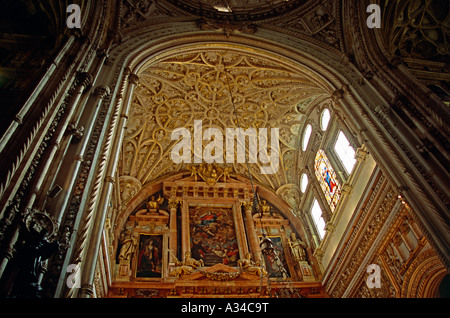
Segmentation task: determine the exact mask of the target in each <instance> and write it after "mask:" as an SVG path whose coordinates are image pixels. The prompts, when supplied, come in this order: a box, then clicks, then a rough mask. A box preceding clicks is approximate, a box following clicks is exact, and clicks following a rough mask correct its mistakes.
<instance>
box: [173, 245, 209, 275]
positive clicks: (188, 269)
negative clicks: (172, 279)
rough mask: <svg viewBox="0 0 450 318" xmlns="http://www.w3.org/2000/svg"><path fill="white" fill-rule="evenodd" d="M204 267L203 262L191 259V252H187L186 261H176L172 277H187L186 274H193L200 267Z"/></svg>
mask: <svg viewBox="0 0 450 318" xmlns="http://www.w3.org/2000/svg"><path fill="white" fill-rule="evenodd" d="M202 266H203V260H199V261H197V260H196V259H194V258H192V257H191V252H189V251H187V252H186V253H185V258H184V261H182V262H180V261H178V260H177V261H176V262H175V268H174V269H173V271H172V272H171V273H170V276H177V277H179V276H180V275H185V274H192V273H193V272H194V271H195V270H196V269H197V268H198V267H202Z"/></svg>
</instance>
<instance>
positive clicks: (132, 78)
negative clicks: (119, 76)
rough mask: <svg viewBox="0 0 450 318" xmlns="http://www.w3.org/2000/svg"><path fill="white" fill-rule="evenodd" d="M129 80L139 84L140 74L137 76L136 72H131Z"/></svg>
mask: <svg viewBox="0 0 450 318" xmlns="http://www.w3.org/2000/svg"><path fill="white" fill-rule="evenodd" d="M128 80H129V81H130V83H131V84H133V85H137V84H139V76H137V75H136V74H134V73H131V74H130V76H128Z"/></svg>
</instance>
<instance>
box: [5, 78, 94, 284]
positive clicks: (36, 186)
mask: <svg viewBox="0 0 450 318" xmlns="http://www.w3.org/2000/svg"><path fill="white" fill-rule="evenodd" d="M91 82H92V75H90V74H89V73H87V72H79V73H78V74H77V77H76V86H75V90H74V93H73V95H72V98H71V99H70V101H69V103H68V105H67V106H66V111H65V112H64V114H63V116H62V117H61V118H60V119H59V120H60V123H59V125H58V127H57V128H56V130H55V132H54V135H53V138H52V139H51V141H50V142H49V144H50V145H49V149H47V150H46V153H45V156H44V157H43V158H42V159H41V160H42V161H41V162H42V166H40V167H39V170H38V171H37V172H36V176H37V179H35V180H34V182H33V185H32V186H31V189H30V192H31V194H30V197H29V199H28V200H27V203H26V205H25V210H30V209H31V208H32V207H33V204H34V202H35V200H36V198H37V195H38V193H39V190H40V189H41V187H42V184H43V183H44V180H45V178H46V176H47V172H48V170H49V169H50V167H51V165H52V164H53V158H54V157H55V155H56V153H57V151H58V148H59V144H60V142H61V139H62V138H63V137H64V134H65V133H66V130H67V126H68V124H69V122H70V120H71V118H72V114H73V113H74V111H75V108H76V106H77V105H78V102H79V100H80V98H81V95H82V94H83V92H84V90H85V88H86V87H87V86H88V85H90V84H91ZM17 212H18V211H17ZM19 230H20V229H19V227H18V226H17V227H16V228H15V229H14V231H13V234H12V235H11V240H10V242H9V244H8V247H7V248H6V251H7V252H6V253H5V256H4V257H3V258H2V259H1V262H0V277H2V275H3V272H4V270H5V268H6V265H7V263H8V261H9V259H10V257H11V255H13V254H14V253H13V251H14V245H15V244H16V241H17V239H18V238H19Z"/></svg>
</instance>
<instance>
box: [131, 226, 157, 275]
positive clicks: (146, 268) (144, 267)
mask: <svg viewBox="0 0 450 318" xmlns="http://www.w3.org/2000/svg"><path fill="white" fill-rule="evenodd" d="M162 244H163V236H162V235H145V234H141V235H140V237H139V251H138V254H137V268H136V277H142V278H161V277H162Z"/></svg>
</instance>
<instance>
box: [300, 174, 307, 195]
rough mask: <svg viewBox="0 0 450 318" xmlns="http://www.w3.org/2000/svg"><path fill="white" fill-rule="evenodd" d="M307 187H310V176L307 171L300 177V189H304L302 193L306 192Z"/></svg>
mask: <svg viewBox="0 0 450 318" xmlns="http://www.w3.org/2000/svg"><path fill="white" fill-rule="evenodd" d="M307 187H308V176H307V175H306V173H303V174H302V176H301V177H300V191H302V193H305V191H306V188H307Z"/></svg>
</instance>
